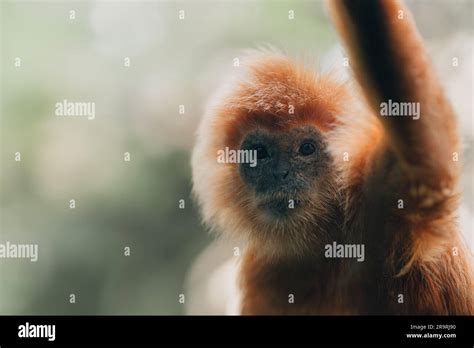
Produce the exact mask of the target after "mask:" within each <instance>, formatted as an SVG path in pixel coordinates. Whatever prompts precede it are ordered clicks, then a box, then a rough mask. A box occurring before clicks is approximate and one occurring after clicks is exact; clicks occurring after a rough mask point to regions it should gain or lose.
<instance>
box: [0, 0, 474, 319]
mask: <svg viewBox="0 0 474 348" xmlns="http://www.w3.org/2000/svg"><path fill="white" fill-rule="evenodd" d="M408 4H409V7H410V8H411V9H412V11H413V13H414V16H415V18H416V21H417V23H418V26H419V29H420V31H421V33H422V35H423V37H424V38H425V40H426V43H427V46H428V48H429V50H430V53H431V54H432V58H433V61H434V64H435V66H436V69H437V70H438V72H439V74H440V76H441V77H442V79H443V81H444V82H445V86H446V89H447V91H448V94H449V96H450V98H451V100H452V102H453V105H454V107H455V109H456V110H457V111H458V114H459V120H460V125H461V126H460V131H461V133H462V137H463V144H464V176H463V181H462V191H463V205H462V208H461V211H460V215H461V225H462V228H463V231H464V234H465V236H466V239H467V240H468V242H469V243H470V244H471V245H473V244H474V238H473V232H472V223H473V222H474V217H473V216H474V199H473V192H474V184H473V179H472V174H473V173H474V166H473V162H474V161H473V159H474V151H473V144H474V131H473V118H472V111H473V102H472V95H473V70H472V69H473V67H472V64H473V63H472V62H473V53H472V52H473V51H472V48H473V38H474V36H473V24H472V23H473V2H472V1H470V0H435V1H433V0H417V1H409V2H408ZM0 9H1V51H0V58H1V125H0V128H1V215H0V219H1V224H0V228H1V230H0V241H1V242H5V241H10V242H12V243H37V244H38V245H39V260H38V262H36V263H34V262H30V261H29V260H19V259H0V313H1V314H183V313H208V312H211V313H216V312H219V311H220V309H219V303H217V304H216V302H215V301H217V300H216V298H219V296H222V293H224V292H226V291H227V289H228V287H229V282H231V279H230V278H231V274H232V273H231V271H230V270H229V269H228V268H225V269H221V270H220V273H219V274H220V275H219V276H216V275H214V276H212V274H213V266H214V267H217V266H218V265H219V264H221V263H222V262H224V260H225V259H226V258H229V257H231V255H232V252H233V249H232V246H222V245H221V244H219V245H218V244H216V242H214V237H213V236H210V235H209V234H208V233H207V232H206V230H205V229H204V228H203V227H202V226H201V224H200V219H199V212H198V210H197V207H196V206H195V204H194V203H193V201H192V197H191V195H190V191H191V173H190V164H189V161H190V153H191V150H192V146H193V142H194V133H195V129H196V127H197V123H198V121H199V118H200V116H201V115H202V113H203V110H204V108H205V105H206V101H207V100H208V98H209V97H210V95H211V94H212V93H213V92H214V91H215V90H216V89H218V88H219V85H220V84H221V83H222V81H224V80H225V78H226V76H227V75H228V74H229V73H232V70H233V69H237V68H236V67H233V63H234V58H236V57H237V58H238V57H239V56H241V55H242V52H243V51H244V50H246V49H248V48H256V47H259V46H268V45H270V46H273V47H276V48H277V49H279V50H281V51H283V52H286V53H288V54H290V55H292V56H296V57H304V59H305V60H306V61H309V62H314V67H315V68H317V69H319V68H324V67H325V66H328V65H334V66H337V67H340V66H341V65H342V62H341V57H342V53H341V52H342V51H341V48H340V47H339V46H338V40H337V36H336V34H335V32H334V30H333V28H332V27H331V25H330V22H329V20H328V18H327V15H326V12H325V10H324V7H323V2H322V1H290V0H288V1H232V2H231V1H167V2H153V1H100V2H89V1H79V2H75V1H63V2H61V1H2V2H1V7H0ZM180 10H184V11H185V19H184V20H180V19H179V14H180V13H179V11H180ZM291 10H293V11H294V19H292V20H290V19H289V11H291ZM70 11H75V18H74V19H71V18H70V17H71V12H70ZM16 57H19V58H21V67H15V65H14V62H15V58H16ZM125 57H129V58H130V67H125V66H124V58H125ZM453 57H458V61H459V66H457V67H453V66H452V58H453ZM381 64H383V62H381ZM64 99H67V100H68V101H85V102H95V104H96V118H95V120H87V119H86V118H83V117H63V118H62V117H58V116H55V114H54V111H55V103H57V102H61V101H62V100H64ZM179 105H184V107H185V112H184V114H180V113H179ZM15 152H21V158H22V160H21V162H16V161H14V154H15ZM124 152H130V154H131V161H130V162H125V161H124ZM70 199H75V200H76V208H75V209H69V200H70ZM180 199H184V200H185V208H184V209H180V208H179V206H178V202H179V200H180ZM216 245H217V246H216ZM125 247H130V250H131V254H130V256H125V255H124V248H125ZM181 293H183V294H185V296H186V301H187V302H186V304H181V303H179V301H178V298H179V294H181ZM70 294H75V296H76V303H75V304H71V303H70V302H69V295H70ZM213 299H214V303H211V302H212V301H213Z"/></svg>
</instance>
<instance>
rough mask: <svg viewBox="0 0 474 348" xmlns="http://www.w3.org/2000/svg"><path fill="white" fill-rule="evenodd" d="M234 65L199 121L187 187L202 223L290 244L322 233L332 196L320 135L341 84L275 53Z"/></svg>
mask: <svg viewBox="0 0 474 348" xmlns="http://www.w3.org/2000/svg"><path fill="white" fill-rule="evenodd" d="M238 69H242V74H241V75H240V76H238V77H237V78H236V79H235V80H234V81H233V82H232V83H231V84H230V85H229V88H228V89H227V90H226V91H225V92H224V93H221V96H220V97H219V98H217V99H216V102H215V103H214V104H213V105H212V106H211V107H210V108H209V109H208V111H207V113H206V114H205V117H204V119H203V121H202V123H201V125H200V129H199V132H198V140H197V144H196V147H195V150H194V153H193V160H192V162H193V163H192V165H193V181H194V192H195V194H196V196H197V198H198V200H199V202H200V204H201V207H202V211H203V215H204V220H205V221H206V222H207V223H208V225H209V226H211V227H213V228H216V229H217V230H219V231H222V232H224V233H230V234H232V235H233V236H234V237H235V236H237V237H243V238H245V239H246V241H248V242H250V243H251V244H254V245H257V246H260V247H263V246H266V249H267V250H269V251H270V252H271V253H279V252H280V251H281V250H280V249H281V248H282V247H284V248H286V251H290V252H292V251H294V252H295V253H297V252H299V251H301V250H304V249H305V248H308V247H310V246H311V245H312V242H313V241H314V242H317V241H318V240H320V239H323V237H325V236H323V235H324V234H327V233H328V231H327V229H326V228H325V226H326V224H327V221H328V220H329V219H330V216H328V214H333V208H334V207H335V206H337V204H338V203H339V202H338V201H337V196H338V194H337V187H336V186H337V183H336V182H335V177H336V174H335V169H334V166H333V163H332V162H333V161H332V158H331V155H330V151H329V150H328V145H327V142H328V135H329V134H330V133H331V132H332V130H333V129H334V128H335V126H336V124H337V122H338V121H337V118H336V116H337V115H338V114H340V113H341V112H343V107H344V105H345V102H346V100H347V95H346V91H345V87H344V85H343V84H342V83H340V82H338V81H337V80H335V79H333V78H331V77H330V76H326V77H318V76H316V75H315V74H314V73H313V72H311V71H309V70H307V69H305V68H304V67H303V66H302V65H297V64H295V63H293V62H291V61H290V60H289V59H288V58H286V57H283V56H281V55H268V54H261V55H259V56H257V57H254V58H253V59H252V60H250V61H249V62H247V63H244V66H241V67H239V68H238ZM331 218H332V216H331Z"/></svg>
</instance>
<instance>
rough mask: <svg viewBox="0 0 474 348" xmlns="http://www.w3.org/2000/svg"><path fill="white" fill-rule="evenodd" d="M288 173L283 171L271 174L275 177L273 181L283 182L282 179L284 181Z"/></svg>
mask: <svg viewBox="0 0 474 348" xmlns="http://www.w3.org/2000/svg"><path fill="white" fill-rule="evenodd" d="M289 173H290V171H289V170H287V169H285V170H276V171H274V172H273V175H274V177H275V179H280V180H283V179H286V177H287V176H288V174H289Z"/></svg>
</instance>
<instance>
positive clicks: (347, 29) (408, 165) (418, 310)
mask: <svg viewBox="0 0 474 348" xmlns="http://www.w3.org/2000/svg"><path fill="white" fill-rule="evenodd" d="M355 3H356V4H355ZM368 3H371V4H372V5H367V4H368ZM375 3H376V4H377V5H374V4H375ZM358 6H359V7H358ZM366 6H369V7H371V8H365V7H366ZM330 7H331V13H332V14H333V18H334V21H335V23H336V26H337V28H338V29H339V30H340V32H341V34H342V37H343V38H344V39H345V42H346V43H347V47H348V51H349V53H350V57H351V65H352V68H353V69H354V71H355V75H356V78H357V80H358V82H359V84H360V86H361V87H362V89H361V91H359V90H358V89H357V88H354V87H352V86H349V85H347V84H345V83H342V82H339V81H337V80H336V79H334V78H333V77H332V76H331V75H321V76H318V75H317V74H315V73H314V72H313V71H311V70H310V69H307V68H306V67H304V65H302V64H300V63H298V62H293V61H291V60H290V59H289V58H287V57H285V56H283V55H280V54H274V53H269V52H262V53H260V54H257V55H254V56H252V57H250V58H248V59H247V60H246V61H245V62H244V64H243V67H242V68H241V69H242V72H241V74H240V75H239V76H237V77H236V78H235V79H234V80H233V81H232V82H231V84H230V85H229V88H227V89H225V90H224V91H223V92H222V93H221V94H220V95H219V96H218V97H217V98H216V99H215V100H214V102H213V104H212V105H211V106H209V108H208V110H207V112H206V114H205V116H204V118H203V120H202V123H201V125H200V128H199V131H198V139H197V143H196V147H195V150H194V153H193V159H192V166H193V181H194V192H195V194H196V197H197V198H198V200H199V203H200V205H201V207H202V212H203V216H204V221H205V222H206V223H207V224H208V225H209V226H211V227H212V228H214V229H216V230H218V231H222V232H225V235H227V236H230V237H233V238H238V239H242V240H244V242H245V243H246V244H247V249H246V252H245V255H244V258H243V261H242V265H241V272H240V283H241V289H242V292H243V302H242V313H243V314H468V313H471V314H472V313H474V299H473V296H474V295H473V294H474V285H473V271H472V267H471V265H470V263H469V260H470V258H471V255H470V254H469V251H468V250H467V249H466V248H465V246H464V244H463V241H462V240H461V237H460V234H459V232H458V229H457V226H456V220H455V218H456V216H455V212H456V208H457V204H458V194H457V188H456V185H457V176H458V171H459V168H458V164H457V163H456V162H453V161H452V154H453V152H455V151H457V136H456V131H455V117H454V115H453V112H452V109H451V107H450V105H449V102H448V101H447V100H446V99H445V97H444V94H443V92H442V89H441V87H440V84H439V82H438V81H437V79H436V77H435V75H434V73H433V72H432V69H431V67H430V63H429V60H428V59H427V57H426V54H425V51H424V48H423V45H422V42H421V39H420V37H419V35H418V34H417V31H416V28H415V26H414V23H413V21H412V19H411V18H410V15H409V13H408V11H407V9H406V8H404V7H403V4H402V3H400V2H398V1H391V0H390V1H381V2H367V1H365V2H359V1H333V2H331V6H330ZM400 10H403V11H404V14H405V17H404V19H403V20H399V19H397V18H398V15H399V11H400ZM370 11H372V12H370ZM365 13H371V17H372V16H374V17H377V16H379V19H378V20H375V21H373V20H369V19H368V18H366V17H365ZM374 33H375V34H374ZM371 35H372V36H373V37H370V36H371ZM367 36H369V37H367ZM367 42H372V44H368V43H367ZM373 56H377V57H379V59H380V57H385V58H386V59H387V60H386V61H385V62H384V63H385V65H384V69H383V71H379V70H378V69H377V68H374V67H373V64H372V63H373V62H372V61H371V59H372V58H371V57H373ZM378 63H379V64H382V63H381V62H380V61H379V62H378ZM361 92H362V94H363V95H364V96H365V100H367V103H363V102H361V100H363V98H362V94H361ZM388 99H392V100H397V101H419V102H420V103H421V108H422V109H421V110H422V117H421V118H420V119H419V120H417V121H414V120H412V119H403V118H396V117H393V118H387V119H383V118H381V117H380V116H377V114H378V112H379V111H378V110H379V109H378V107H379V105H380V102H381V101H384V100H388ZM292 107H293V108H294V112H289V110H290V109H291V108H292ZM301 125H311V126H313V127H315V128H317V129H318V130H320V131H321V132H322V134H323V135H324V142H325V144H326V152H327V154H328V156H329V158H330V159H331V161H330V164H329V166H328V167H327V168H325V171H324V175H322V176H321V179H320V180H318V182H317V183H315V184H314V187H313V188H312V190H311V192H309V193H305V194H301V196H298V197H296V198H297V199H299V200H300V201H301V202H303V203H304V209H302V210H299V211H298V212H297V213H295V214H293V215H292V216H290V217H285V218H283V217H282V218H273V219H269V218H268V217H267V216H264V215H263V214H262V213H261V212H260V211H259V209H258V208H257V207H258V203H259V202H258V200H259V199H261V197H257V196H256V195H255V193H254V192H252V190H251V189H250V188H249V187H247V186H246V185H245V184H244V183H243V182H242V180H241V179H240V177H239V172H238V168H237V167H238V165H237V164H231V163H228V164H221V163H218V162H217V160H216V156H217V151H218V150H221V149H224V148H225V147H229V148H231V149H238V148H239V147H240V143H241V141H242V139H243V137H244V136H245V135H246V134H247V133H248V132H249V131H251V130H253V129H255V128H264V129H267V130H270V131H274V132H280V131H283V132H284V131H287V130H288V129H290V128H292V127H296V126H301ZM400 199H402V200H403V202H404V208H403V209H399V206H398V203H399V200H400ZM332 241H338V242H339V243H357V244H364V245H365V248H366V250H365V251H366V252H365V254H366V260H365V262H362V263H358V262H356V261H354V260H351V259H326V258H324V245H325V244H326V243H331V242H332ZM453 248H455V249H453ZM290 294H291V295H293V296H294V299H295V301H294V303H289V301H288V296H289V295H290ZM399 295H403V303H400V302H399Z"/></svg>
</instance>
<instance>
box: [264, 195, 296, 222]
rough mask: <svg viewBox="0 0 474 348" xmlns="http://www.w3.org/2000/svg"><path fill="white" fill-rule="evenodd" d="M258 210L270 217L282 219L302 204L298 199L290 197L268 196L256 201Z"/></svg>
mask: <svg viewBox="0 0 474 348" xmlns="http://www.w3.org/2000/svg"><path fill="white" fill-rule="evenodd" d="M257 201H258V203H257V205H258V208H259V209H260V210H262V211H264V212H266V213H268V214H270V215H272V216H278V217H284V216H289V215H291V214H293V213H294V212H295V211H297V210H298V207H299V206H300V205H301V204H302V200H301V199H300V198H295V197H294V196H290V195H281V194H278V195H270V196H265V197H261V198H260V199H258V200H257Z"/></svg>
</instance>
